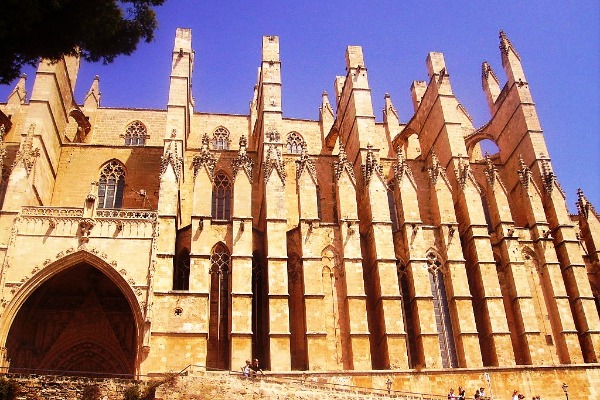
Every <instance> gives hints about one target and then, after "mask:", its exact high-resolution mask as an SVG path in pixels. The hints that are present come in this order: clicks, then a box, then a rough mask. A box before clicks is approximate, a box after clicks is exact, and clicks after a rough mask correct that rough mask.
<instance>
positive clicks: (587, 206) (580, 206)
mask: <svg viewBox="0 0 600 400" xmlns="http://www.w3.org/2000/svg"><path fill="white" fill-rule="evenodd" d="M575 204H577V212H578V213H579V215H581V216H583V217H584V218H585V219H588V216H589V215H590V211H591V212H592V214H594V215H597V213H596V210H595V209H594V206H593V205H592V203H590V202H589V201H588V199H587V197H585V194H583V190H581V189H577V203H575Z"/></svg>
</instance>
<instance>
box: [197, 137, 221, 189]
mask: <svg viewBox="0 0 600 400" xmlns="http://www.w3.org/2000/svg"><path fill="white" fill-rule="evenodd" d="M209 143H210V139H209V138H208V134H206V133H205V134H204V136H202V146H201V147H200V154H196V155H195V156H194V159H193V160H192V165H193V166H194V179H196V176H198V171H200V168H202V167H205V168H206V171H207V172H208V176H209V177H210V179H211V180H212V179H213V178H214V177H215V165H216V164H217V158H216V157H215V156H214V155H213V154H212V153H211V152H210V146H209Z"/></svg>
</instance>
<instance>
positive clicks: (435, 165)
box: [427, 150, 446, 186]
mask: <svg viewBox="0 0 600 400" xmlns="http://www.w3.org/2000/svg"><path fill="white" fill-rule="evenodd" d="M427 172H428V173H429V179H431V183H433V186H435V185H436V183H437V180H438V178H439V177H440V176H441V177H442V178H443V179H446V169H445V168H444V167H442V165H441V164H440V160H438V158H437V155H436V154H435V152H434V151H433V150H431V167H428V168H427Z"/></svg>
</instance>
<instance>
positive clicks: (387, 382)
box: [385, 378, 569, 400]
mask: <svg viewBox="0 0 600 400" xmlns="http://www.w3.org/2000/svg"><path fill="white" fill-rule="evenodd" d="M385 384H386V386H387V390H388V394H390V393H391V391H392V380H391V379H390V378H388V379H387V381H385ZM567 400H569V399H567Z"/></svg>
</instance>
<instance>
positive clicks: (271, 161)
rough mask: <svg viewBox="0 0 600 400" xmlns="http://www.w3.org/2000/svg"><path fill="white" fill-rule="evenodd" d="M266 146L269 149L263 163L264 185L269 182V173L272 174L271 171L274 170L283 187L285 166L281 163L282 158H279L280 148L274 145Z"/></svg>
mask: <svg viewBox="0 0 600 400" xmlns="http://www.w3.org/2000/svg"><path fill="white" fill-rule="evenodd" d="M268 146H269V148H268V149H267V152H266V153H267V155H266V157H265V161H264V162H263V169H264V179H265V183H267V181H268V180H269V177H270V176H271V172H273V170H274V169H276V170H277V172H278V173H279V177H280V178H281V181H282V182H283V184H284V185H285V177H286V173H285V165H284V163H283V157H282V156H281V147H280V146H279V145H278V144H275V143H270V144H269V145H268Z"/></svg>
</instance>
